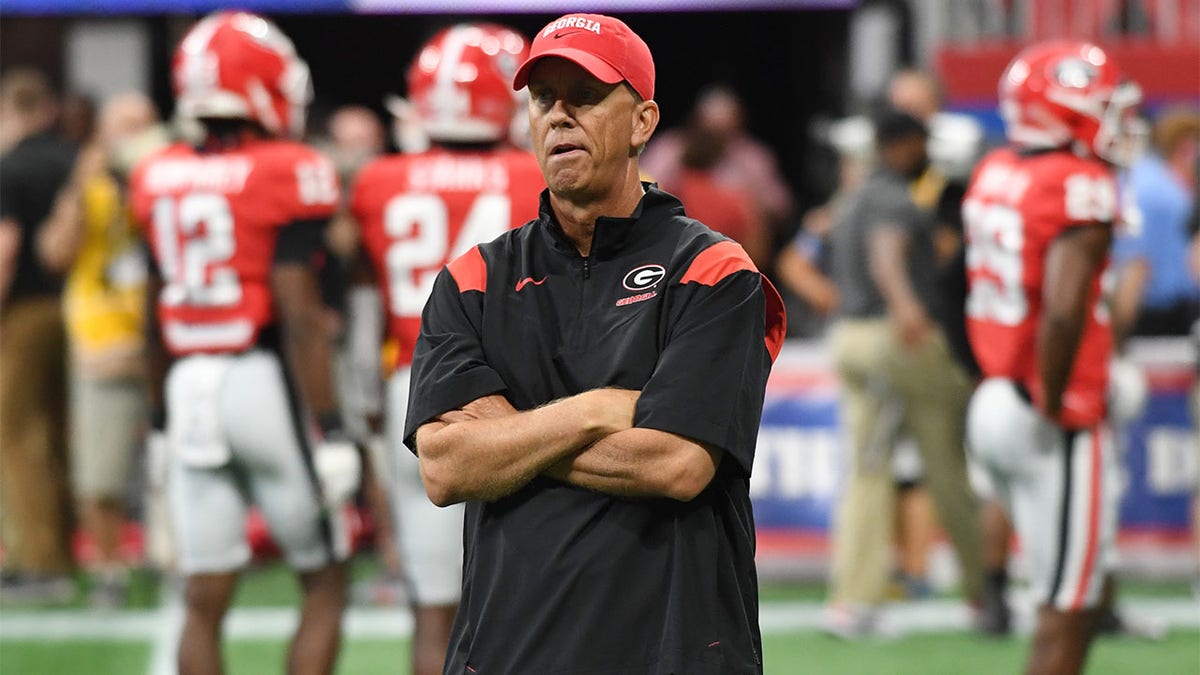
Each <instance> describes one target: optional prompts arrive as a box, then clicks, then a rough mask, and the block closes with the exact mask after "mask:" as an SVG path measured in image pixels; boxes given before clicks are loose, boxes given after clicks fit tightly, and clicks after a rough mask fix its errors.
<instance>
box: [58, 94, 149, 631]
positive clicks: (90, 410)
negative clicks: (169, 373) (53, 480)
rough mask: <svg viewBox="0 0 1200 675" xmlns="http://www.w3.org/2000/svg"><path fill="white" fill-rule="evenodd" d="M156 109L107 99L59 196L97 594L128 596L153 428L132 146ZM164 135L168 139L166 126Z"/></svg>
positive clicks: (79, 482) (78, 479)
mask: <svg viewBox="0 0 1200 675" xmlns="http://www.w3.org/2000/svg"><path fill="white" fill-rule="evenodd" d="M157 123H158V111H157V110H155V108H154V104H153V103H151V102H150V99H148V98H147V97H146V96H144V95H142V94H136V93H130V94H121V95H118V96H114V97H112V98H110V99H109V100H108V101H106V102H105V103H104V106H103V108H102V110H101V113H100V119H99V127H98V130H97V134H96V136H95V138H93V139H92V140H91V141H90V142H89V144H88V145H87V146H85V147H84V148H83V149H82V150H81V152H80V156H79V160H78V162H77V163H76V167H75V179H74V181H73V183H72V189H69V190H65V191H64V192H63V193H62V194H60V197H59V200H60V203H59V207H58V208H56V210H55V214H54V216H52V218H51V219H50V222H49V223H48V224H47V227H51V228H61V229H63V230H65V232H64V234H63V235H62V236H63V237H64V239H65V240H69V241H70V248H71V251H72V255H71V259H72V263H71V266H70V274H69V276H68V277H67V283H66V290H65V293H64V297H63V309H64V313H65V318H66V326H67V343H68V349H69V352H70V370H71V374H70V382H71V398H70V421H71V424H70V428H71V444H70V445H71V485H72V490H73V492H74V495H75V500H76V504H77V509H78V511H79V515H80V521H81V524H82V526H83V528H84V529H85V530H86V531H87V532H88V533H89V534H90V535H91V536H92V539H93V541H94V543H95V546H96V553H97V558H96V560H95V561H94V563H93V567H92V569H91V570H90V572H91V574H92V578H93V588H92V600H93V604H94V605H96V606H100V607H112V606H117V605H120V604H122V603H123V602H124V595H125V588H126V586H127V585H128V577H129V572H128V569H127V563H126V561H125V560H124V559H123V558H122V554H121V534H122V528H123V526H124V523H125V499H126V497H128V496H129V495H128V489H129V485H130V483H129V477H130V473H129V470H130V467H131V464H132V461H133V456H134V451H135V449H136V448H137V447H138V446H139V444H140V441H141V439H142V437H143V435H144V431H145V419H146V408H145V399H144V388H143V384H142V377H143V374H144V373H143V369H142V359H143V356H144V354H143V352H142V344H143V334H142V326H143V316H142V312H143V309H144V305H145V283H146V267H145V258H144V257H143V250H142V246H141V243H140V238H139V237H138V236H137V233H136V231H135V229H134V227H133V225H132V224H131V223H130V222H129V220H128V218H127V211H126V203H125V192H124V191H125V184H124V180H125V179H126V178H127V176H126V175H125V174H126V173H127V172H128V170H129V169H130V168H132V167H131V166H130V165H129V164H124V166H122V163H123V162H129V161H130V160H131V159H132V157H130V156H129V154H128V153H129V148H130V147H131V146H132V145H134V144H137V143H140V144H141V151H142V152H146V151H149V150H151V149H153V146H151V145H147V144H146V143H145V136H146V135H148V134H149V133H150V132H151V131H152V130H154V129H155V125H156V124H157ZM158 133H159V134H160V135H159V142H165V137H163V136H162V134H163V132H162V130H161V129H158Z"/></svg>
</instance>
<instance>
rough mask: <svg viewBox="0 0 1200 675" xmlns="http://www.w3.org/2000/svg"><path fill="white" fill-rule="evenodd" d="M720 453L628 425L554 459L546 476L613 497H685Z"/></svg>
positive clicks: (703, 482) (705, 478)
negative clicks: (571, 452) (587, 445)
mask: <svg viewBox="0 0 1200 675" xmlns="http://www.w3.org/2000/svg"><path fill="white" fill-rule="evenodd" d="M721 454H722V451H720V450H713V449H709V448H707V447H705V446H703V445H701V444H699V443H696V442H695V441H691V440H689V439H686V438H684V437H682V436H678V435H676V434H672V433H668V432H665V431H659V430H657V429H641V428H634V429H629V430H626V431H621V432H617V433H615V434H612V435H611V436H607V437H605V438H603V439H601V440H599V441H597V442H596V443H594V444H593V445H591V446H590V447H588V448H587V449H586V450H584V451H583V452H581V453H579V454H578V455H575V456H573V457H567V458H566V459H563V460H562V461H560V462H557V463H556V464H554V465H553V466H551V467H550V469H549V470H548V471H547V475H549V476H551V477H553V478H558V479H559V480H562V481H565V482H568V483H571V484H572V485H578V486H580V487H584V488H587V489H589V490H595V491H597V492H604V493H606V494H611V495H616V496H619V497H668V498H671V499H677V500H680V501H688V500H690V499H693V498H695V496H696V495H698V494H699V493H700V492H701V491H703V490H704V488H705V487H707V486H708V484H709V482H711V481H712V477H713V475H714V474H715V473H716V469H717V464H719V463H720V461H721Z"/></svg>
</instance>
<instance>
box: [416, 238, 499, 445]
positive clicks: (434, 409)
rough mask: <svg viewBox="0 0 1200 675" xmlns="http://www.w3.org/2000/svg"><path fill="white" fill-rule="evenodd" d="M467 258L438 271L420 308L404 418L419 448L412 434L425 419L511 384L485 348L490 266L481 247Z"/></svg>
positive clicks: (455, 408) (459, 406)
mask: <svg viewBox="0 0 1200 675" xmlns="http://www.w3.org/2000/svg"><path fill="white" fill-rule="evenodd" d="M464 258H465V260H464ZM464 258H460V259H459V260H456V261H454V262H452V263H450V265H448V266H447V267H445V268H443V269H442V271H441V273H439V274H438V277H437V280H436V281H435V282H434V285H433V292H432V293H431V294H430V296H429V301H428V302H427V303H426V305H425V311H424V312H423V313H422V314H421V334H420V336H419V337H418V338H417V344H416V347H415V348H414V350H413V363H412V380H411V386H410V388H409V398H408V414H407V415H406V417H405V423H404V443H405V444H406V445H407V446H408V447H409V448H410V449H414V450H415V439H414V435H415V434H416V431H417V429H418V428H420V426H421V425H423V424H425V423H427V422H429V421H431V420H433V419H434V418H436V417H438V416H439V415H441V414H442V413H445V412H447V411H449V410H457V409H458V408H461V407H463V406H464V405H466V404H468V403H470V402H471V401H474V400H475V399H477V398H480V397H483V396H487V395H489V394H495V393H497V392H501V391H504V390H505V389H507V386H506V385H505V384H504V380H502V379H501V378H500V374H499V373H497V372H496V371H495V369H493V368H492V366H491V365H489V364H488V362H487V360H486V359H485V358H484V354H483V343H482V340H481V329H482V318H483V288H482V284H483V280H484V279H486V268H485V267H484V263H483V260H482V258H480V257H479V255H478V249H471V252H468V254H467V255H466V256H464Z"/></svg>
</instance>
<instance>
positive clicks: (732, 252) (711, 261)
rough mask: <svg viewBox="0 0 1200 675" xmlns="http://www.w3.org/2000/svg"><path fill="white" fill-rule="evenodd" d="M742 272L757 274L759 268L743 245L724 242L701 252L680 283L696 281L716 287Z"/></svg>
mask: <svg viewBox="0 0 1200 675" xmlns="http://www.w3.org/2000/svg"><path fill="white" fill-rule="evenodd" d="M742 270H748V271H751V272H757V271H758V268H756V267H755V266H754V263H753V262H751V261H750V256H748V255H746V251H745V250H744V249H743V248H742V247H741V245H739V244H738V243H736V242H732V241H722V242H720V243H717V244H713V245H712V246H709V247H708V248H706V249H704V250H703V251H701V252H700V255H698V256H696V257H695V259H693V260H692V264H691V266H690V267H688V269H687V272H684V274H683V278H682V279H680V280H679V283H681V284H689V283H692V282H693V281H694V282H696V283H699V284H704V285H705V286H715V285H717V282H719V281H721V280H722V279H724V278H725V277H727V276H729V275H730V274H733V273H734V272H741V271H742Z"/></svg>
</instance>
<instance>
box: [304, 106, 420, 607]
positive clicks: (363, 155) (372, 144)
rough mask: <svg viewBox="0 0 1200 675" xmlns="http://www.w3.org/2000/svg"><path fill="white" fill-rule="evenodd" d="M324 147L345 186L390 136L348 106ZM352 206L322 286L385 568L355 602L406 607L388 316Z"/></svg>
mask: <svg viewBox="0 0 1200 675" xmlns="http://www.w3.org/2000/svg"><path fill="white" fill-rule="evenodd" d="M320 147H322V149H323V150H324V151H325V153H326V154H327V155H328V156H329V157H330V159H331V160H333V163H334V166H336V167H337V172H338V178H339V180H340V181H341V183H342V185H351V184H353V183H354V181H355V179H356V177H357V176H358V173H359V172H360V171H361V170H362V169H363V167H365V166H366V165H367V164H369V163H371V162H372V161H374V160H375V159H377V158H378V157H379V156H380V155H382V154H383V153H384V152H385V151H386V149H387V135H386V132H385V129H384V125H383V122H382V121H381V120H380V119H379V116H378V115H376V114H375V113H374V111H372V110H370V109H369V108H366V107H364V106H361V105H346V106H342V107H340V108H337V109H336V110H334V111H333V114H332V115H330V117H329V120H328V122H327V124H326V133H325V140H324V142H323V143H322V144H321V146H320ZM349 202H350V195H349V193H348V192H346V193H343V195H342V200H341V205H340V207H339V209H338V212H337V215H335V216H334V218H333V221H332V222H331V223H330V224H329V228H328V231H327V234H326V244H327V245H328V248H329V251H330V253H331V254H332V255H331V256H330V258H329V260H328V261H327V265H326V270H327V273H326V274H323V275H322V282H323V283H322V286H323V291H324V295H325V296H326V303H327V304H328V305H330V308H331V310H332V312H333V313H334V314H336V316H337V318H336V323H337V325H338V329H337V330H336V331H335V332H336V333H337V336H338V339H337V343H336V344H337V355H336V356H335V364H336V368H335V371H334V376H335V378H336V382H337V387H338V405H339V407H340V408H341V412H342V421H343V423H344V424H345V425H346V431H347V433H348V434H349V435H350V437H351V438H353V439H354V440H355V441H356V442H357V443H358V444H359V446H360V447H363V448H366V449H367V451H368V453H367V459H368V461H367V463H366V464H365V465H364V469H365V471H364V476H363V498H364V499H365V501H366V506H367V509H368V511H369V514H370V518H371V520H372V531H373V535H374V546H375V551H376V553H377V554H378V555H379V558H380V562H381V563H382V566H383V568H382V570H381V571H380V574H379V575H378V576H376V577H372V578H365V579H362V580H360V581H358V582H356V583H355V585H354V587H353V588H352V591H351V599H352V601H353V602H356V603H359V604H369V605H392V604H396V603H399V602H401V601H403V600H404V597H405V590H404V587H403V570H402V569H401V566H400V556H399V552H398V546H397V544H396V541H395V532H394V530H395V528H394V527H393V519H392V516H391V506H390V504H389V493H390V475H389V474H388V471H387V467H388V466H390V463H389V462H387V461H386V459H387V458H386V457H384V456H382V454H381V453H382V452H383V450H382V449H381V447H380V446H381V444H380V442H379V441H378V438H377V436H378V434H379V430H380V426H381V423H382V422H381V416H382V414H383V402H382V387H383V384H382V382H381V380H380V359H381V358H382V354H381V353H380V349H379V339H378V335H379V333H380V331H382V329H383V328H382V326H383V316H382V312H383V309H382V307H381V304H380V295H379V290H378V288H377V287H376V285H375V280H374V278H373V277H372V276H371V275H370V274H369V273H368V272H367V271H366V270H364V269H362V265H360V263H359V261H358V247H359V243H360V242H359V239H360V236H359V229H358V224H357V223H356V222H355V221H354V218H353V216H352V215H351V214H350V206H349Z"/></svg>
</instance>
